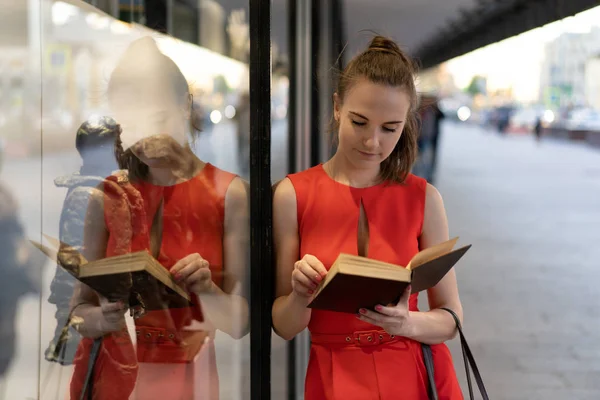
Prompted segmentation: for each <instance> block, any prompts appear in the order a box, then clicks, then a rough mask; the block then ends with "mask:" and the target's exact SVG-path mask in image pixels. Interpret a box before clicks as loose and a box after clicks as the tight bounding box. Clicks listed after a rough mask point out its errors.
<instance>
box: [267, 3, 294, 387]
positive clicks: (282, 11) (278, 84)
mask: <svg viewBox="0 0 600 400" xmlns="http://www.w3.org/2000/svg"><path fill="white" fill-rule="evenodd" d="M288 6H289V1H288V0H274V1H273V2H272V10H271V12H272V18H271V21H272V26H271V29H272V31H271V49H272V58H273V67H272V74H273V76H272V81H271V82H272V91H271V103H272V108H271V179H272V181H273V183H274V184H275V183H277V182H279V181H280V180H282V179H283V178H285V176H286V174H287V173H288V172H289V171H288V158H289V157H288V104H289V67H290V66H289V60H290V54H289V46H288V40H289V39H288V38H289V35H288V29H289V28H288V20H289V16H288ZM271 340H272V342H271V398H273V399H286V398H287V395H288V373H289V364H288V342H287V341H285V340H283V339H282V338H281V337H280V336H278V335H277V334H275V332H273V333H272V335H271Z"/></svg>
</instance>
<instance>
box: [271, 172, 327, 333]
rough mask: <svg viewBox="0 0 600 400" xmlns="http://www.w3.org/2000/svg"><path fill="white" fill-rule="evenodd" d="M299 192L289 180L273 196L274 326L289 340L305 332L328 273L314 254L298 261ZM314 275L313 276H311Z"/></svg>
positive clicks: (277, 188)
mask: <svg viewBox="0 0 600 400" xmlns="http://www.w3.org/2000/svg"><path fill="white" fill-rule="evenodd" d="M297 212H298V211H297V203H296V192H295V190H294V187H293V185H292V182H291V181H290V180H289V179H287V178H286V179H284V180H283V181H281V182H280V183H279V184H278V185H277V186H276V188H275V194H274V196H273V233H274V245H275V254H276V259H275V260H276V261H275V262H276V268H277V274H276V276H277V281H276V289H275V292H276V293H275V302H274V303H273V309H272V314H273V328H274V330H275V332H276V333H277V334H278V335H279V336H281V337H282V338H284V339H286V340H291V339H293V338H294V336H296V335H297V334H298V333H300V332H302V331H303V330H304V329H305V328H306V327H307V326H308V322H309V321H310V315H311V310H310V308H307V306H308V304H309V303H310V301H311V298H312V295H313V291H314V289H315V288H316V284H317V283H318V281H320V280H321V279H322V277H323V276H324V275H325V274H326V273H327V272H326V271H325V267H323V265H322V264H321V263H320V262H319V260H317V259H316V258H315V257H312V256H309V255H307V256H305V257H304V258H303V259H302V260H300V261H298V256H299V253H300V240H299V238H298V214H297ZM309 276H310V278H309Z"/></svg>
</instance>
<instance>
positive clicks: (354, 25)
mask: <svg viewBox="0 0 600 400" xmlns="http://www.w3.org/2000/svg"><path fill="white" fill-rule="evenodd" d="M344 5H345V23H346V24H345V25H346V39H347V40H348V42H349V45H348V48H347V51H348V52H349V53H347V54H346V57H348V56H351V55H352V54H354V53H355V52H357V51H359V50H361V49H362V48H364V46H365V45H366V43H367V42H368V40H369V39H370V37H371V36H372V34H371V33H361V30H365V29H371V30H375V31H377V33H380V34H384V35H388V36H392V37H393V38H394V39H396V40H397V41H398V42H399V43H400V44H401V45H402V46H403V47H404V48H405V50H407V51H408V52H409V53H410V54H411V55H413V56H414V57H416V58H417V59H418V60H419V61H420V64H421V67H422V68H423V69H426V68H429V67H433V66H435V65H437V64H440V63H442V62H444V61H447V60H449V59H452V58H455V57H458V56H460V55H463V54H465V53H468V52H470V51H473V50H476V49H478V48H481V47H484V46H487V45H489V44H492V43H495V42H498V41H501V40H504V39H507V38H509V37H511V36H515V35H518V34H520V33H523V32H526V31H528V30H531V29H534V28H537V27H540V26H543V25H545V24H548V23H550V22H554V21H557V20H560V19H563V18H566V17H569V16H572V15H575V14H577V13H579V12H582V11H585V10H588V9H590V8H593V7H595V6H598V5H599V3H598V0H443V1H440V0H402V1H397V0H370V1H368V2H366V1H364V0H345V2H344Z"/></svg>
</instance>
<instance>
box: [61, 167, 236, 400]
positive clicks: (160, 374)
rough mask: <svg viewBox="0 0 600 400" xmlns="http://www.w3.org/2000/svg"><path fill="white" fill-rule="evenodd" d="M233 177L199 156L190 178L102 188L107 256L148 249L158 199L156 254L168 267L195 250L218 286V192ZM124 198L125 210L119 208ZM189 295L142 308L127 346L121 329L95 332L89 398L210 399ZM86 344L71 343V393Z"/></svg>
mask: <svg viewBox="0 0 600 400" xmlns="http://www.w3.org/2000/svg"><path fill="white" fill-rule="evenodd" d="M234 178H235V175H233V174H230V173H228V172H225V171H222V170H220V169H218V168H216V167H214V166H213V165H211V164H206V166H205V167H204V168H203V170H202V171H201V172H200V173H199V174H197V175H196V176H195V177H194V178H192V179H190V180H189V181H186V182H183V183H180V184H177V185H174V186H168V187H162V186H155V185H152V184H149V183H146V182H139V183H134V184H131V185H127V188H128V189H127V192H128V193H132V194H130V195H129V196H128V197H127V198H126V199H125V196H123V195H121V196H115V195H107V196H105V210H104V211H105V220H106V226H107V228H108V230H109V241H108V247H107V251H106V255H107V257H108V256H113V255H117V254H123V253H127V252H130V251H138V250H143V249H146V250H149V249H150V227H151V226H152V221H153V218H154V215H155V214H156V211H157V210H158V207H159V205H160V201H161V199H164V203H163V230H162V243H161V248H160V254H159V257H158V261H159V262H160V263H161V264H162V265H163V266H164V267H165V268H167V269H170V268H171V267H172V266H173V265H174V264H175V263H176V262H177V261H178V260H180V259H182V258H184V257H185V256H187V255H189V254H193V253H199V254H200V255H201V256H202V257H203V258H204V259H206V260H207V261H208V262H209V264H210V269H211V272H212V274H213V281H214V282H215V283H216V284H217V285H218V286H222V282H223V267H224V265H223V242H222V239H223V234H224V217H225V195H226V193H227V189H228V188H229V185H230V184H231V182H232V181H233V179H234ZM109 179H110V178H109ZM105 188H106V185H105ZM108 191H109V192H110V188H109V190H108ZM124 199H125V200H126V201H127V202H128V203H129V207H130V210H131V212H130V213H129V214H130V216H131V217H130V218H126V215H127V213H125V212H123V211H122V210H123V209H124V207H123V202H124ZM131 200H134V201H133V202H132V201H131ZM134 221H135V222H134ZM127 242H129V243H130V244H129V245H124V244H123V243H127ZM192 299H193V301H194V303H195V305H194V306H193V307H186V308H169V309H165V310H157V311H149V312H147V313H146V314H145V315H144V316H143V317H141V318H139V319H137V320H135V326H136V346H135V347H134V346H133V342H132V340H131V338H130V337H129V335H128V333H127V331H126V330H124V331H123V332H114V333H110V334H108V335H106V336H105V337H104V338H103V342H102V346H101V351H100V356H99V358H98V361H97V363H96V365H95V368H94V386H93V388H94V390H93V399H94V400H126V399H132V400H133V399H137V400H145V399H153V398H157V399H165V400H193V399H194V400H195V399H202V400H216V399H218V397H219V386H218V385H219V382H218V376H217V368H216V359H215V354H214V343H213V342H212V341H211V338H210V336H209V335H207V332H205V331H203V330H198V329H197V328H193V327H192V328H191V327H190V324H191V323H193V322H194V321H196V322H200V323H201V322H203V316H202V310H201V305H200V303H199V301H198V297H197V296H196V295H192ZM91 344H92V340H91V339H88V338H85V339H84V340H82V342H81V344H80V348H79V349H78V360H77V361H78V362H76V363H75V364H76V366H75V372H74V376H73V379H72V382H71V398H73V399H78V398H79V394H80V393H81V388H82V386H83V382H84V376H85V371H86V370H87V362H88V359H89V351H90V349H91Z"/></svg>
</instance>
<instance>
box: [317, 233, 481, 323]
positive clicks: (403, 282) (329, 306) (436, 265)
mask: <svg viewBox="0 0 600 400" xmlns="http://www.w3.org/2000/svg"><path fill="white" fill-rule="evenodd" d="M457 241H458V238H454V239H451V240H448V241H446V242H444V243H440V244H438V245H435V246H432V247H429V248H427V249H424V250H422V251H420V252H419V253H417V254H416V255H415V256H414V257H413V258H412V259H411V261H410V262H409V263H408V265H407V266H406V268H404V267H402V266H399V265H394V264H389V263H385V262H382V261H377V260H373V259H370V258H366V257H360V256H353V255H349V254H340V255H339V256H338V258H337V259H336V261H335V262H334V263H333V265H332V266H331V268H330V270H329V272H328V273H327V276H326V277H325V279H324V280H323V281H322V282H321V284H320V285H319V287H318V288H317V293H316V294H315V297H314V299H313V301H312V302H311V303H310V304H309V305H308V306H309V307H310V308H316V309H322V310H328V311H338V312H345V313H353V314H355V313H358V310H359V309H360V308H367V309H373V308H374V307H375V306H376V305H378V304H382V305H388V304H395V303H397V302H398V300H399V299H400V296H401V295H402V293H403V292H404V290H405V288H406V286H408V285H409V284H410V285H411V291H412V293H418V292H420V291H423V290H427V289H430V288H432V287H434V286H435V285H437V284H438V282H439V281H440V280H442V278H443V277H444V276H445V275H446V274H447V273H448V271H450V269H452V267H453V266H454V265H455V264H456V263H457V262H458V260H460V258H461V257H462V256H463V255H464V254H465V253H466V252H467V250H469V249H470V248H471V245H467V246H464V247H461V248H458V249H456V250H453V247H454V245H455V244H456V242H457Z"/></svg>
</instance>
